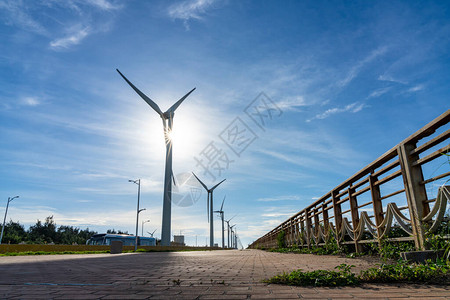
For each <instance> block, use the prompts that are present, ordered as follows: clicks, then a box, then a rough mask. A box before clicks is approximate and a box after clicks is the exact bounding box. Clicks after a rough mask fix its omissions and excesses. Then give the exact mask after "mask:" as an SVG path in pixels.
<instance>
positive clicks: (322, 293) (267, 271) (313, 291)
mask: <svg viewBox="0 0 450 300" xmlns="http://www.w3.org/2000/svg"><path fill="white" fill-rule="evenodd" d="M341 263H347V264H352V265H355V266H356V267H355V268H354V270H355V271H357V272H359V270H362V269H366V268H368V267H370V266H372V265H373V263H369V262H367V261H366V260H363V259H348V258H340V257H336V256H315V255H309V254H301V255H300V254H281V253H270V252H264V251H260V250H241V251H238V250H226V251H223V250H219V251H201V252H164V253H132V254H116V255H111V254H91V255H48V256H16V257H0V298H1V299H298V298H301V299H355V298H356V299H396V300H400V299H411V298H425V299H449V298H450V287H446V286H429V285H414V284H383V285H381V284H376V285H375V284H367V285H363V286H359V287H340V288H313V287H291V286H282V285H273V284H270V285H268V284H265V283H262V282H261V280H262V279H265V278H269V277H272V276H274V275H276V274H278V273H282V272H283V271H286V272H288V271H292V270H294V269H303V270H314V269H330V270H331V269H333V268H334V267H335V266H337V265H339V264H341Z"/></svg>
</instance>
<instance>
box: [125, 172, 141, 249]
mask: <svg viewBox="0 0 450 300" xmlns="http://www.w3.org/2000/svg"><path fill="white" fill-rule="evenodd" d="M128 182H132V183H135V184H137V185H138V200H137V209H136V211H137V213H136V240H135V242H134V251H135V252H136V251H137V245H138V228H139V213H140V212H141V211H143V210H145V208H142V209H139V199H140V197H141V180H140V179H136V180H131V179H130V180H128Z"/></svg>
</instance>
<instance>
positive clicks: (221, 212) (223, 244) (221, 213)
mask: <svg viewBox="0 0 450 300" xmlns="http://www.w3.org/2000/svg"><path fill="white" fill-rule="evenodd" d="M225 197H226V196H225ZM225 197H223V200H222V205H221V206H220V210H216V211H214V212H215V213H219V214H220V218H221V219H222V248H225V229H224V228H223V225H224V220H223V203H224V202H225Z"/></svg>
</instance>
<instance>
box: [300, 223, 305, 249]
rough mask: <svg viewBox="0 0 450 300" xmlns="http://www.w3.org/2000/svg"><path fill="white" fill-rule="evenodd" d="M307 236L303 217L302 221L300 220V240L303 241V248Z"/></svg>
mask: <svg viewBox="0 0 450 300" xmlns="http://www.w3.org/2000/svg"><path fill="white" fill-rule="evenodd" d="M305 235H306V232H305V217H303V218H302V219H300V238H301V240H302V242H301V244H302V248H303V245H304V244H305V240H304V238H303V237H304V236H305Z"/></svg>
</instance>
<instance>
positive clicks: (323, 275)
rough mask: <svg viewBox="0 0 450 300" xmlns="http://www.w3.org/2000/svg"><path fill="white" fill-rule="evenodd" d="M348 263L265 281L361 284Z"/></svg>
mask: <svg viewBox="0 0 450 300" xmlns="http://www.w3.org/2000/svg"><path fill="white" fill-rule="evenodd" d="M352 267H354V266H349V265H346V264H342V265H339V266H337V267H335V269H337V271H328V270H316V271H309V272H303V271H302V270H301V269H300V270H296V271H293V272H291V273H283V274H281V275H277V276H275V277H272V278H270V279H268V280H266V281H265V282H267V283H278V284H287V285H297V286H345V285H356V284H359V279H358V277H357V276H356V275H355V274H353V273H352V272H351V268H352Z"/></svg>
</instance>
